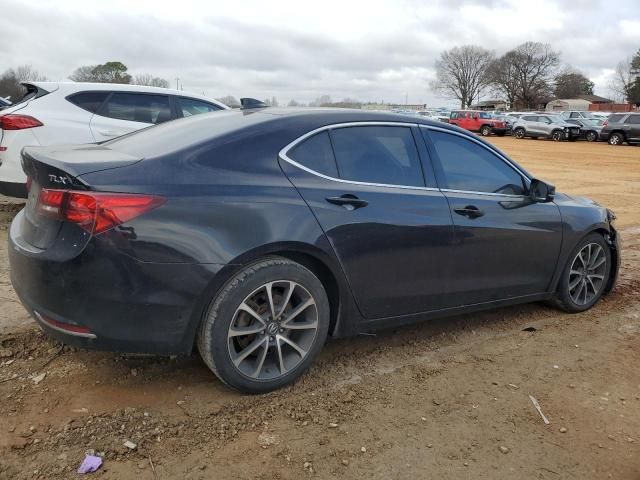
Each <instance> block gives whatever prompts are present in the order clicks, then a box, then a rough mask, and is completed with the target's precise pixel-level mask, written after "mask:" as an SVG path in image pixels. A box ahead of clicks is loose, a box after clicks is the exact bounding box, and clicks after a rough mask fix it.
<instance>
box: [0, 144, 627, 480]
mask: <svg viewBox="0 0 640 480" xmlns="http://www.w3.org/2000/svg"><path fill="white" fill-rule="evenodd" d="M494 141H495V143H496V144H498V145H499V146H500V147H501V148H503V149H504V150H505V151H507V152H509V153H510V154H511V155H512V156H513V157H514V158H516V159H517V160H518V161H520V162H522V164H523V165H524V166H525V167H526V168H528V169H529V170H530V171H532V172H535V173H536V174H537V175H538V176H540V177H542V178H546V179H548V180H550V181H553V182H555V183H556V185H557V187H558V189H559V190H562V191H566V192H568V193H576V194H581V195H588V196H591V197H593V198H595V199H596V200H599V201H601V202H603V203H605V204H606V205H607V206H609V207H611V208H613V209H614V210H615V211H616V213H617V214H618V216H619V219H618V225H619V228H620V229H621V231H622V239H623V243H624V249H623V271H622V274H621V279H620V282H619V285H618V287H617V289H616V290H615V291H614V293H613V294H611V295H610V296H609V297H607V298H606V299H605V301H603V302H601V303H600V304H599V305H598V306H597V307H596V308H594V309H593V310H591V311H589V312H585V313H583V314H579V315H567V314H564V313H561V312H558V311H557V310H554V309H551V308H549V307H546V306H544V305H540V304H531V305H524V306H518V307H510V308H503V309H499V310H495V311H492V312H485V313H482V314H473V315H465V316H458V317H454V318H450V319H445V320H438V321H432V322H428V323H424V324H421V325H418V326H414V327H409V328H404V329H398V330H388V331H384V332H381V333H379V334H378V335H376V336H367V337H356V338H351V339H344V340H339V341H333V342H330V343H329V344H328V345H327V346H326V348H325V351H324V352H323V353H322V355H321V356H320V359H319V361H318V362H317V364H316V365H315V366H314V368H313V369H312V370H311V371H310V372H309V373H308V374H307V375H305V376H304V377H303V378H302V379H301V380H300V381H298V382H297V383H296V384H295V385H294V386H292V387H288V388H285V389H283V390H280V391H278V392H273V393H271V394H268V395H263V396H246V395H241V394H238V393H237V392H234V391H231V390H229V389H227V388H225V387H224V386H223V385H221V384H220V382H219V381H217V379H216V378H215V377H214V376H213V375H212V374H211V373H210V372H209V371H208V370H207V369H206V367H205V366H204V364H203V363H202V362H201V361H200V359H199V358H198V357H197V356H196V355H194V356H192V357H189V358H153V357H140V356H123V355H116V354H110V353H105V352H89V351H84V350H77V349H71V348H69V347H64V348H62V349H61V348H60V346H59V345H58V344H57V343H55V342H53V341H51V340H48V339H47V338H46V337H44V335H42V334H41V332H40V331H39V330H38V329H36V328H35V327H34V326H33V324H32V323H31V322H30V321H29V320H28V316H27V315H26V313H25V312H24V310H23V309H22V308H21V306H20V305H19V303H18V302H17V301H16V298H15V294H14V293H13V290H12V289H11V286H10V282H9V280H8V266H7V261H6V245H5V244H4V242H3V243H2V245H0V288H1V290H0V302H2V308H0V402H1V403H0V405H2V408H1V409H0V478H11V479H31V478H43V479H58V478H75V477H76V476H77V474H76V473H75V471H76V469H77V468H78V466H79V464H80V462H81V461H82V459H83V458H84V455H85V453H87V452H93V453H96V454H100V455H101V456H103V457H104V465H103V467H102V468H101V470H100V471H99V472H98V473H96V474H94V475H95V476H97V477H99V478H105V479H125V480H127V479H134V478H135V479H138V480H143V479H156V478H158V479H168V478H186V479H205V478H206V479H210V478H224V479H233V478H241V479H300V478H333V477H340V478H346V479H362V478H369V479H396V478H397V479H401V478H434V479H449V478H451V479H459V478H469V479H474V480H475V479H492V480H493V479H503V478H504V479H513V478H527V479H528V478H541V479H559V478H579V479H591V478H593V479H603V478H619V479H636V480H637V479H638V478H640V456H639V453H640V374H638V368H637V365H638V362H639V361H640V348H639V347H640V309H639V308H638V307H639V306H640V274H639V273H638V271H639V267H640V213H639V212H638V205H640V148H638V147H609V146H607V145H603V144H596V145H592V144H586V143H560V144H558V143H553V142H548V141H542V140H538V141H533V140H521V141H516V140H514V139H511V138H496V139H494ZM2 205H7V206H6V207H2ZM11 205H12V203H11V202H10V201H7V200H5V201H4V202H0V228H3V229H5V230H6V228H7V221H8V219H9V218H10V217H11V215H12V213H13V212H15V207H11ZM523 329H527V330H523ZM46 362H48V363H46ZM45 363H46V365H44V364H45ZM43 365H44V366H43ZM42 374H45V376H44V377H42ZM530 395H531V396H533V397H534V398H535V399H537V401H538V402H539V404H540V406H541V409H542V411H543V413H544V414H545V415H546V417H548V419H549V421H550V424H549V425H545V424H544V422H543V420H542V417H541V416H540V415H539V413H538V412H537V411H536V410H535V408H534V406H533V404H532V402H531V400H530V397H529V396H530ZM125 441H130V442H133V443H134V444H135V448H133V449H131V448H128V447H126V446H124V445H123V444H124V442H125Z"/></svg>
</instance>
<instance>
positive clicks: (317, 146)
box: [9, 108, 620, 392]
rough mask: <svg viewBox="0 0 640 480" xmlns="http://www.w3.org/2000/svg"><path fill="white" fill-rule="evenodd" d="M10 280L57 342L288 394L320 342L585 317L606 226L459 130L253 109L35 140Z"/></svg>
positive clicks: (602, 281) (589, 207)
mask: <svg viewBox="0 0 640 480" xmlns="http://www.w3.org/2000/svg"><path fill="white" fill-rule="evenodd" d="M22 165H23V169H24V171H25V173H26V174H27V176H28V178H29V180H28V189H29V199H28V203H27V205H26V207H25V209H24V210H23V211H22V212H20V213H19V214H18V215H17V216H16V218H15V219H14V221H13V223H12V225H11V229H10V248H9V250H10V262H11V279H12V282H13V285H14V287H15V289H16V291H17V292H18V295H19V296H20V298H21V300H22V302H23V303H24V305H25V306H26V308H27V309H28V310H29V312H30V313H31V314H32V315H33V317H34V319H35V320H36V321H37V322H38V323H39V324H40V326H41V327H42V328H43V329H44V330H45V331H46V332H47V333H49V334H50V335H51V336H53V337H56V338H58V339H60V340H62V341H63V342H65V343H68V344H71V345H76V346H81V347H87V348H99V349H107V350H115V351H126V352H139V353H154V354H180V353H182V354H188V353H190V352H191V351H192V349H193V348H194V346H197V348H198V350H199V351H200V354H201V355H202V357H203V359H204V361H205V362H206V364H207V365H208V366H209V367H210V368H211V370H212V371H213V372H214V373H215V374H216V375H217V376H218V377H219V378H220V379H221V380H222V381H224V382H226V383H227V384H229V385H231V386H233V387H235V388H237V389H239V390H241V391H245V392H266V391H269V390H273V389H275V388H278V387H281V386H283V385H286V384H289V383H291V382H292V381H293V380H294V379H296V378H297V377H298V376H299V375H300V374H302V373H303V372H304V371H305V370H306V369H307V368H308V367H309V366H310V364H311V363H312V362H313V360H314V358H315V357H316V356H317V355H318V353H319V351H320V350H321V348H322V346H323V344H324V343H325V341H326V339H327V336H332V337H341V336H347V335H353V334H357V333H359V332H366V331H372V330H374V329H377V328H380V327H384V326H396V325H400V324H405V323H408V322H413V321H416V320H419V319H429V318H434V317H440V316H446V315H452V314H458V313H462V312H470V311H477V310H481V309H486V308H492V307H497V306H501V305H507V304H516V303H524V302H533V301H542V300H544V301H549V302H552V303H553V304H555V305H557V306H558V307H559V308H561V309H563V310H565V311H567V312H580V311H583V310H587V309H589V308H591V307H592V306H593V305H594V304H595V303H596V302H597V301H598V300H599V299H600V298H601V297H602V296H603V295H605V294H606V293H608V292H609V291H610V290H611V289H612V288H613V285H614V283H615V280H616V277H617V272H618V268H619V263H620V256H619V247H618V240H617V234H616V230H615V229H614V226H613V220H614V218H615V217H614V215H613V213H612V212H611V211H609V210H607V209H606V208H604V207H602V206H600V205H598V204H597V203H594V202H593V201H590V200H587V199H584V198H578V197H572V196H569V195H566V194H561V193H555V189H554V187H553V186H552V185H550V184H548V183H545V182H543V181H541V180H537V179H535V178H534V177H532V176H531V175H530V174H529V173H527V172H526V171H525V170H524V169H523V168H522V167H520V166H519V165H518V164H517V163H516V162H514V161H513V160H511V159H509V157H508V156H507V155H505V154H504V153H502V152H501V151H500V150H498V149H496V148H495V147H494V146H492V145H491V144H489V143H486V142H484V141H483V140H481V139H480V138H477V137H476V136H474V135H473V134H471V133H468V132H467V131H464V130H461V129H459V128H457V127H455V126H449V125H446V124H442V123H440V122H434V121H431V120H428V119H423V118H418V117H405V116H402V115H394V114H385V113H379V112H364V111H350V110H331V109H329V110H325V109H317V110H314V109H303V110H296V109H281V110H279V109H269V108H267V109H250V110H244V111H227V112H218V113H215V114H203V115H198V116H194V117H191V118H185V119H181V120H177V121H174V122H168V123H166V124H162V125H159V126H155V127H152V128H148V129H145V130H142V131H140V132H137V133H133V134H130V135H126V136H124V137H120V138H118V139H114V140H111V141H108V142H106V143H102V144H98V145H82V146H77V145H76V146H67V147H27V148H25V149H24V151H23V154H22Z"/></svg>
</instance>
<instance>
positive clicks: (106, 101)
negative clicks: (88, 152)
mask: <svg viewBox="0 0 640 480" xmlns="http://www.w3.org/2000/svg"><path fill="white" fill-rule="evenodd" d="M23 85H24V86H25V88H26V89H27V93H26V94H25V95H24V96H23V97H22V98H21V99H20V100H18V101H16V103H14V104H13V105H11V106H10V107H8V108H5V109H4V110H2V111H0V193H3V194H5V195H10V196H15V197H26V187H25V182H26V177H25V175H24V173H23V172H22V167H21V161H20V151H21V150H22V147H24V146H27V145H59V144H80V143H95V142H103V141H105V140H109V139H112V138H114V137H118V136H120V135H124V134H126V133H129V132H133V131H135V130H139V129H141V128H145V127H148V126H150V125H155V124H157V123H162V122H166V121H168V120H173V119H175V118H182V117H188V116H191V115H196V114H199V113H206V112H213V111H216V110H226V109H228V108H229V107H227V106H225V105H223V104H222V103H220V102H217V101H216V100H212V99H210V98H207V97H204V96H201V95H193V94H187V93H185V92H182V91H179V90H169V89H166V88H156V87H143V86H139V85H121V84H114V83H73V82H60V83H58V82H30V83H23Z"/></svg>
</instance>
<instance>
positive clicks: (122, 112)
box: [99, 92, 171, 123]
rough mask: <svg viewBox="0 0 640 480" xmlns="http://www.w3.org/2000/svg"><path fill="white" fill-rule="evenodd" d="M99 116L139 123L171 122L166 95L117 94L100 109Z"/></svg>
mask: <svg viewBox="0 0 640 480" xmlns="http://www.w3.org/2000/svg"><path fill="white" fill-rule="evenodd" d="M99 114H100V115H102V116H105V117H109V118H115V119H117V120H128V121H131V122H141V123H163V122H166V121H168V120H171V107H170V105H169V96H168V95H151V94H145V93H121V92H117V93H114V94H113V95H111V97H109V100H107V102H106V104H105V105H104V106H103V107H102V108H101V109H100V113H99Z"/></svg>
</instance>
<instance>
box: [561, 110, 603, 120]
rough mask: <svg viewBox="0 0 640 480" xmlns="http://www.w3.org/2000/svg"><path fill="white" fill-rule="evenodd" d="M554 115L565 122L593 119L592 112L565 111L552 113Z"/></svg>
mask: <svg viewBox="0 0 640 480" xmlns="http://www.w3.org/2000/svg"><path fill="white" fill-rule="evenodd" d="M553 114H554V115H560V116H561V117H562V118H564V119H565V120H568V119H570V118H595V115H594V114H593V112H585V111H578V110H574V111H565V112H553Z"/></svg>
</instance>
